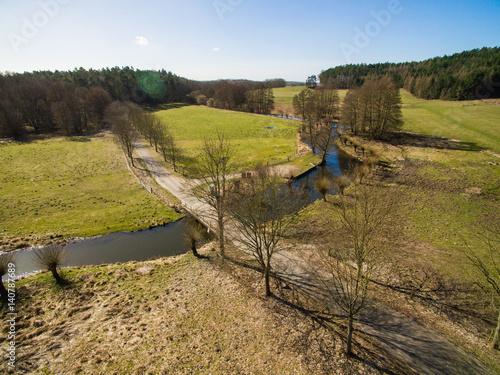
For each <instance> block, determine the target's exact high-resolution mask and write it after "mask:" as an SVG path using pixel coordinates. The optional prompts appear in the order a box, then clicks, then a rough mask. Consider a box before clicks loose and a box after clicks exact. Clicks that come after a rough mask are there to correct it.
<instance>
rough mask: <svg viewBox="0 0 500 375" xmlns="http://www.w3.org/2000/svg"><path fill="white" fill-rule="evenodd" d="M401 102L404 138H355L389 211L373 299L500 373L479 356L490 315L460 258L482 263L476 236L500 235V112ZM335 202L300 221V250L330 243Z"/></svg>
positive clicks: (473, 273)
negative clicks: (373, 155)
mask: <svg viewBox="0 0 500 375" xmlns="http://www.w3.org/2000/svg"><path fill="white" fill-rule="evenodd" d="M401 94H402V99H403V108H402V111H403V117H404V122H405V124H404V127H403V130H402V132H400V133H398V135H397V136H396V137H394V138H393V139H388V140H386V141H377V140H373V139H369V138H366V137H357V138H358V141H359V142H360V143H362V144H364V145H365V147H369V146H372V147H375V148H377V149H378V150H379V151H380V152H381V159H382V160H384V161H385V162H386V165H387V167H384V168H382V167H380V168H379V169H378V170H377V171H376V172H375V173H374V174H373V177H372V178H373V180H372V182H370V183H365V184H366V185H368V186H371V187H372V188H371V189H373V191H377V189H380V191H386V192H387V191H389V192H390V195H389V197H391V198H390V202H388V204H389V203H391V204H392V212H391V219H392V221H391V225H392V231H391V234H390V235H389V236H387V242H388V245H387V246H388V248H387V253H386V255H387V256H386V259H384V265H383V268H384V269H385V270H386V271H387V274H386V275H385V276H383V277H381V278H380V279H379V280H378V282H379V283H380V284H379V285H386V286H389V288H383V287H378V290H377V298H379V299H380V300H381V301H383V302H384V303H386V304H388V305H389V306H392V307H395V308H397V309H398V310H400V311H402V312H404V313H405V314H406V315H409V316H412V317H414V318H415V319H417V320H418V321H420V322H421V323H422V324H424V325H427V326H429V327H431V328H433V329H435V330H436V331H438V332H441V333H443V334H445V335H446V336H447V337H449V338H450V339H452V341H454V342H455V343H457V344H459V345H461V346H462V347H463V348H465V349H466V350H468V351H470V352H472V353H474V354H475V355H476V356H477V357H479V358H481V360H483V361H484V362H486V363H487V364H488V365H490V366H491V367H492V368H494V369H495V370H496V371H500V366H499V363H500V361H499V359H500V357H499V356H498V355H496V354H495V353H493V352H491V351H490V350H488V349H486V342H487V339H488V336H489V334H490V332H491V329H492V328H493V327H494V324H495V323H496V319H497V317H498V311H497V310H495V307H494V305H492V304H488V303H487V301H488V300H489V298H490V297H487V296H486V295H485V294H483V293H484V292H483V291H482V290H481V289H479V288H476V287H475V285H477V283H481V278H480V275H479V274H478V272H477V270H476V269H475V268H474V267H472V266H471V265H470V263H469V262H468V260H467V258H466V256H465V254H466V253H467V251H468V250H467V249H468V246H470V247H471V248H473V249H474V250H475V251H476V252H477V253H478V254H482V255H483V256H485V255H486V254H487V248H486V246H485V245H484V243H482V241H483V240H484V239H485V237H484V236H485V235H487V232H488V230H495V229H496V230H498V228H499V227H500V215H499V210H498V208H499V206H498V201H499V200H500V155H499V154H498V152H499V150H500V139H499V137H498V135H499V134H500V105H499V104H495V102H494V101H488V100H487V101H470V102H468V101H465V102H457V101H441V100H433V101H426V100H421V99H416V98H414V97H412V96H411V95H410V94H409V93H407V92H405V91H402V92H401ZM350 136H352V135H350ZM341 147H345V146H341ZM346 148H347V149H348V150H347V151H349V152H350V153H351V154H352V153H355V151H354V149H353V148H352V147H351V146H347V147H346ZM357 156H358V157H360V158H362V154H361V152H360V151H358V152H357ZM347 194H349V190H347ZM385 197H386V199H387V195H385ZM335 199H336V198H335V197H330V198H329V200H330V202H328V203H325V202H321V201H318V202H316V203H315V204H314V205H312V206H310V207H308V208H306V209H305V210H304V211H303V212H302V216H303V218H302V221H301V223H300V224H299V225H298V226H299V227H300V229H301V233H308V234H306V235H305V238H303V239H302V240H303V241H305V242H306V243H309V244H311V243H312V244H316V245H317V246H319V247H321V246H325V244H326V245H328V244H331V243H335V242H336V241H337V240H338V239H336V237H335V231H334V230H333V231H332V230H331V228H335V226H336V225H339V220H340V219H339V216H338V212H337V209H336V207H335V204H332V203H334V202H335ZM471 332H473V333H471Z"/></svg>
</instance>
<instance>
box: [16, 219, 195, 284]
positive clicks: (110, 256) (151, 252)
mask: <svg viewBox="0 0 500 375" xmlns="http://www.w3.org/2000/svg"><path fill="white" fill-rule="evenodd" d="M186 225H187V224H186V222H185V221H184V220H181V221H177V222H175V223H171V224H168V225H166V226H165V227H157V228H153V229H151V230H149V229H146V230H143V231H139V232H132V233H126V232H119V233H112V234H108V235H106V236H102V237H97V238H92V239H88V240H84V241H80V242H76V243H72V244H68V245H67V246H66V250H67V257H66V261H65V262H64V266H83V265H97V264H103V263H117V262H129V261H144V260H147V259H151V258H154V257H166V256H172V255H178V254H183V253H186V252H188V251H189V246H188V245H187V244H186V243H185V242H184V240H183V232H184V228H185V227H186ZM15 263H16V275H21V274H24V273H31V272H33V271H35V270H38V269H39V268H40V267H38V266H37V265H36V264H35V262H34V261H33V252H32V251H31V250H23V251H19V252H17V253H16V261H15Z"/></svg>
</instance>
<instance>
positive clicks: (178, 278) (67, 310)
mask: <svg viewBox="0 0 500 375" xmlns="http://www.w3.org/2000/svg"><path fill="white" fill-rule="evenodd" d="M209 253H210V252H208V251H207V252H206V253H205V254H207V255H208V254H209ZM215 264H217V262H215V263H214V259H211V260H208V259H204V260H200V259H195V258H194V257H193V256H192V255H187V256H181V257H178V258H169V259H159V260H154V261H148V262H144V263H134V262H132V263H126V264H123V265H108V266H96V267H82V268H72V269H66V270H64V271H63V272H64V277H65V279H66V280H68V281H69V282H70V284H69V285H67V286H65V287H63V288H61V287H58V286H56V285H55V283H54V281H53V279H52V278H51V276H50V274H49V273H43V274H39V275H35V276H32V277H29V278H27V279H24V280H21V281H18V282H17V290H18V299H17V306H16V308H17V311H18V312H19V316H18V317H17V320H18V322H19V323H18V324H17V325H16V328H17V332H16V335H17V337H16V341H17V342H18V343H22V346H18V347H17V355H18V361H17V369H19V370H23V371H22V372H23V373H33V374H42V373H43V374H56V373H58V374H59V373H80V374H105V373H106V374H107V373H114V374H131V373H136V374H139V373H151V374H153V373H154V374H159V373H165V374H192V373H196V374H240V373H241V374H242V373H245V374H312V373H314V374H319V375H321V374H334V373H335V374H337V373H338V374H340V373H342V374H345V373H349V374H355V373H363V374H376V373H381V372H379V371H376V370H374V369H373V368H372V367H371V366H373V367H375V368H377V366H380V367H378V368H386V369H389V370H393V371H396V372H398V373H403V372H405V373H408V372H406V371H404V368H403V369H401V368H400V369H398V368H397V367H395V366H394V362H391V359H390V357H389V359H385V358H387V357H386V356H387V355H386V354H384V353H381V354H379V352H378V351H377V350H375V349H374V348H373V346H371V345H370V344H369V343H367V342H366V341H365V340H363V339H362V338H361V336H358V339H357V342H356V344H355V350H356V351H357V352H358V353H359V355H360V356H361V358H362V359H365V360H367V362H366V363H368V364H364V363H363V362H362V361H359V360H357V359H348V358H345V356H344V355H343V354H342V348H343V340H342V339H341V337H340V336H339V334H338V333H336V332H335V331H330V330H329V329H327V328H326V326H327V325H328V324H325V322H324V321H322V323H321V324H317V323H315V322H314V320H313V319H312V317H309V316H308V315H306V314H304V313H303V312H301V311H300V310H299V309H294V308H292V307H290V306H288V305H286V304H284V303H281V302H279V301H278V300H275V299H261V298H259V297H258V296H256V294H255V292H251V291H250V289H253V288H254V287H256V285H258V286H259V290H260V291H259V293H261V289H260V288H262V280H261V277H260V274H258V273H255V271H249V270H248V269H241V268H240V267H238V268H237V271H236V272H237V273H236V275H237V276H234V277H233V276H231V275H230V274H228V273H227V272H221V270H220V268H219V267H218V266H216V265H215ZM243 274H245V275H247V276H246V277H248V279H245V280H246V281H245V283H244V284H240V282H241V281H240V282H238V281H237V280H240V279H239V278H240V277H242V275H243ZM236 277H237V278H236ZM253 283H257V284H253ZM243 285H245V286H243ZM4 313H5V310H3V311H2V315H3V314H4ZM3 318H4V321H5V319H6V318H5V317H4V316H3ZM365 345H367V346H365ZM359 347H361V348H359ZM358 348H359V349H358ZM374 353H375V355H374ZM6 363H7V362H6V361H2V362H1V363H0V369H1V370H0V371H2V370H5V372H6V373H8V372H7V371H6V370H7V369H6ZM372 364H373V365H372ZM398 370H399V371H398ZM400 371H403V372H400Z"/></svg>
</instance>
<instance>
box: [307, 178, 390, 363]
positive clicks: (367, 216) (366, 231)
mask: <svg viewBox="0 0 500 375" xmlns="http://www.w3.org/2000/svg"><path fill="white" fill-rule="evenodd" d="M338 199H339V204H338V208H335V210H336V211H337V213H336V215H338V216H337V217H338V219H339V220H334V221H333V222H334V223H337V224H334V227H333V228H332V230H334V231H336V233H337V236H336V238H337V240H336V242H335V243H334V244H331V246H329V249H328V251H324V252H320V253H319V254H318V257H317V258H315V260H314V263H312V262H311V264H312V266H313V268H315V270H316V275H317V283H318V285H319V287H320V289H321V290H322V291H323V292H324V293H325V294H326V295H327V296H329V297H330V298H331V299H332V300H333V301H334V302H335V304H336V305H337V306H338V308H339V309H340V310H341V311H342V312H344V313H345V315H346V317H347V322H348V329H347V343H346V353H347V354H348V355H351V354H352V337H353V332H354V318H355V317H356V316H357V315H358V314H359V312H360V311H361V310H362V309H363V307H364V306H365V302H366V299H367V296H368V292H369V286H370V280H371V279H372V277H373V275H374V272H375V271H376V270H377V269H378V268H380V266H381V264H382V261H383V258H382V254H383V251H384V248H385V235H386V233H387V228H388V227H389V226H390V223H389V217H390V216H389V215H390V212H391V209H392V208H391V207H392V204H391V203H390V201H388V199H387V198H386V197H384V195H383V193H381V192H380V191H379V190H376V189H371V188H367V187H366V186H363V185H354V186H352V187H351V193H350V195H349V196H339V198H338Z"/></svg>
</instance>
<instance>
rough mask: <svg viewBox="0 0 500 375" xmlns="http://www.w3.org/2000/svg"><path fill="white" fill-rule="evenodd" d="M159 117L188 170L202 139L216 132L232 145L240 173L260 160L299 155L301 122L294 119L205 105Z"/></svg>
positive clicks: (272, 161)
mask: <svg viewBox="0 0 500 375" xmlns="http://www.w3.org/2000/svg"><path fill="white" fill-rule="evenodd" d="M156 115H157V116H158V117H159V118H160V119H161V120H162V121H163V123H164V124H166V125H167V126H168V127H169V128H170V129H171V130H172V132H173V134H174V136H175V137H176V139H177V140H178V141H179V144H180V146H181V147H182V149H183V150H184V151H183V152H184V166H185V167H187V168H189V167H190V166H192V165H193V164H194V158H195V157H196V155H198V154H199V152H200V149H201V147H202V145H203V140H204V139H205V138H207V137H213V136H215V135H216V134H217V132H219V133H221V134H224V135H225V136H226V137H227V138H228V139H229V140H230V141H231V142H232V144H233V146H234V148H235V160H236V162H237V164H238V165H239V169H241V170H244V169H248V168H251V167H253V166H254V164H255V163H256V162H258V161H260V162H263V163H269V165H275V164H279V163H283V162H286V161H288V160H289V159H291V158H292V157H293V156H294V155H295V154H296V152H297V130H298V122H297V121H294V120H285V119H279V118H273V117H269V116H262V115H254V114H249V113H241V112H234V111H225V110H220V109H215V108H208V107H204V106H188V107H181V108H174V109H169V110H162V111H158V112H156Z"/></svg>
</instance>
